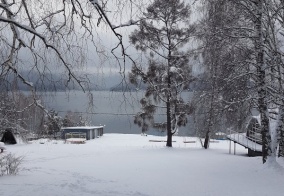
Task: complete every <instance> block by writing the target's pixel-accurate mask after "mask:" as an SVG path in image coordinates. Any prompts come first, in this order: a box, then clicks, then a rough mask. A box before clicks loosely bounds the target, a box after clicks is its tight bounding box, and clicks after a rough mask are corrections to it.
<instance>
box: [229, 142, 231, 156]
mask: <svg viewBox="0 0 284 196" xmlns="http://www.w3.org/2000/svg"><path fill="white" fill-rule="evenodd" d="M229 154H231V140H230V142H229Z"/></svg>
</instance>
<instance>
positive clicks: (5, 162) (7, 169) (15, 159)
mask: <svg viewBox="0 0 284 196" xmlns="http://www.w3.org/2000/svg"><path fill="white" fill-rule="evenodd" d="M22 162H23V157H22V156H16V155H14V154H11V153H9V154H5V155H0V176H3V175H17V174H18V172H19V170H20V165H21V163H22Z"/></svg>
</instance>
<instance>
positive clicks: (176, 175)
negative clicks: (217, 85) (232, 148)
mask: <svg viewBox="0 0 284 196" xmlns="http://www.w3.org/2000/svg"><path fill="white" fill-rule="evenodd" d="M165 139H166V138H165V137H157V136H149V135H148V136H147V137H145V136H141V135H127V134H105V135H104V136H102V137H101V138H98V139H95V140H90V141H87V142H86V143H85V144H64V143H63V141H57V142H55V141H45V142H44V144H42V143H43V142H42V140H40V141H34V142H33V143H31V144H19V145H11V146H6V151H5V152H4V153H10V152H11V153H14V154H16V155H19V156H20V155H23V156H24V157H25V158H24V162H23V164H22V168H23V169H22V170H21V171H20V173H19V174H18V175H17V176H2V177H0V195H1V196H57V195H58V196H73V195H74V196H75V195H76V196H79V195H80V196H91V195H92V196H94V195H99V196H101V195H102V196H127V195H131V196H132V195H133V196H146V195H149V196H264V195H267V196H283V195H284V171H283V166H284V164H283V159H280V160H278V161H279V162H280V164H281V165H282V166H280V167H269V166H267V165H263V164H262V161H261V157H247V156H246V153H247V151H246V150H245V149H244V148H243V147H241V146H238V145H237V151H236V152H237V153H236V155H233V154H229V142H228V141H219V142H218V143H217V142H216V143H211V144H210V149H209V150H204V149H202V148H201V146H200V144H199V141H197V140H196V139H195V138H184V137H177V136H175V137H174V138H173V140H174V141H176V142H174V143H173V146H174V147H173V148H167V147H165V142H149V140H165ZM184 140H186V141H196V143H184V142H183V141H184ZM0 156H1V155H0Z"/></svg>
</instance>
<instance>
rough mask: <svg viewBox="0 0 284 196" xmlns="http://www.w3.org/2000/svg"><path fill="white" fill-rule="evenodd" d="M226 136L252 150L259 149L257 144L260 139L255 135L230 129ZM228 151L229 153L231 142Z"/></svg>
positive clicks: (259, 142) (259, 143)
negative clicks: (251, 135)
mask: <svg viewBox="0 0 284 196" xmlns="http://www.w3.org/2000/svg"><path fill="white" fill-rule="evenodd" d="M227 138H228V139H230V140H231V141H234V142H235V143H238V144H240V145H242V146H244V147H246V148H249V149H251V150H253V151H261V149H260V147H259V146H260V145H261V143H262V140H261V139H259V138H256V137H250V136H247V135H246V133H239V132H236V131H233V130H230V133H229V135H228V136H227ZM230 153H231V144H230Z"/></svg>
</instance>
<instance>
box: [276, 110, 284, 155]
mask: <svg viewBox="0 0 284 196" xmlns="http://www.w3.org/2000/svg"><path fill="white" fill-rule="evenodd" d="M277 132H278V134H279V141H278V143H279V150H278V157H284V106H282V107H281V109H280V118H279V122H278V130H277Z"/></svg>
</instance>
